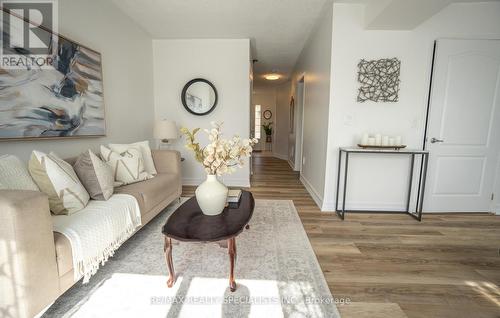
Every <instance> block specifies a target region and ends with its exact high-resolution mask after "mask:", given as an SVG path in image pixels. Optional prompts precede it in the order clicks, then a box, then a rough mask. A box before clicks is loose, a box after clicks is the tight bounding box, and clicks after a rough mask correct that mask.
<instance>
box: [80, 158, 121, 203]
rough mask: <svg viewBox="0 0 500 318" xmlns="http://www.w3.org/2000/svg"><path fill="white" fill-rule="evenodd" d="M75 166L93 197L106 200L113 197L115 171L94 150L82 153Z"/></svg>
mask: <svg viewBox="0 0 500 318" xmlns="http://www.w3.org/2000/svg"><path fill="white" fill-rule="evenodd" d="M73 168H74V169H75V172H76V174H77V175H78V177H79V178H80V181H81V182H82V183H83V185H84V186H85V189H87V191H88V192H89V194H90V197H91V198H92V199H94V200H104V201H105V200H107V199H109V198H110V197H111V195H112V194H113V185H114V181H115V180H114V177H113V171H112V170H111V167H110V166H109V165H107V164H106V163H105V162H103V161H102V160H101V159H99V158H98V157H97V156H96V155H95V154H94V153H93V152H92V150H87V151H85V152H84V153H82V154H81V155H80V156H79V157H78V160H77V161H76V163H75V164H74V165H73Z"/></svg>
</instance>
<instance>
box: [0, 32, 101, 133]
mask: <svg viewBox="0 0 500 318" xmlns="http://www.w3.org/2000/svg"><path fill="white" fill-rule="evenodd" d="M25 23H26V22H25ZM9 30H10V28H6V29H2V36H3V38H4V39H5V38H6V37H7V38H8V37H9V36H10V34H9ZM43 32H47V33H48V36H50V47H49V48H48V49H47V53H48V54H47V56H49V57H50V59H48V60H50V61H51V63H50V64H47V65H44V66H43V67H38V66H37V65H29V66H26V67H24V68H17V69H11V68H4V67H0V139H26V138H27V139H33V138H50V137H58V138H60V137H85V136H104V135H105V133H106V127H105V117H104V96H103V79H102V68H101V54H100V53H98V52H96V51H94V50H92V49H89V48H87V47H85V46H83V45H81V44H78V43H75V42H73V41H71V40H69V39H66V38H64V37H62V36H60V35H57V34H54V33H52V32H51V31H50V30H43ZM8 50H9V48H5V47H4V48H3V52H2V54H3V56H5V55H6V54H7V55H8V54H9V53H11V54H12V55H13V56H14V55H16V54H17V55H19V54H22V55H29V54H30V52H26V50H25V49H18V48H16V47H14V48H11V49H10V50H11V52H8Z"/></svg>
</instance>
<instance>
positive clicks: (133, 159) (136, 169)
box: [101, 146, 153, 184]
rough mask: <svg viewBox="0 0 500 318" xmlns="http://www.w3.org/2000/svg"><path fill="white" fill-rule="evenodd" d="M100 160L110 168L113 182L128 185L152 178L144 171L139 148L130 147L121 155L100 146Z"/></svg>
mask: <svg viewBox="0 0 500 318" xmlns="http://www.w3.org/2000/svg"><path fill="white" fill-rule="evenodd" d="M101 157H102V159H103V160H104V161H105V162H106V163H107V164H108V165H110V166H111V168H112V170H113V175H114V178H115V181H117V182H119V183H120V184H130V183H135V182H139V181H144V180H147V179H150V178H152V177H153V176H152V175H151V174H149V173H148V172H147V171H146V170H145V169H144V162H143V159H142V153H141V150H140V149H139V148H134V147H131V148H129V149H128V150H127V151H125V152H123V153H121V154H120V153H118V152H115V151H112V150H111V149H109V148H107V147H104V146H101Z"/></svg>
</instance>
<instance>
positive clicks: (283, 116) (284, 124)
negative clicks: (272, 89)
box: [274, 82, 291, 160]
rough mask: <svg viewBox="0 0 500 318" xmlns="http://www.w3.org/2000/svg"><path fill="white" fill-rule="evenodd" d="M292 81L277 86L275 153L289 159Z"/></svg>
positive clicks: (281, 157) (279, 156)
mask: <svg viewBox="0 0 500 318" xmlns="http://www.w3.org/2000/svg"><path fill="white" fill-rule="evenodd" d="M290 94H291V88H290V82H286V83H284V84H281V85H279V86H277V87H276V119H275V128H276V129H275V130H276V136H275V140H276V142H275V145H274V155H275V156H276V157H278V158H280V159H283V160H288V134H289V133H290V127H289V126H290Z"/></svg>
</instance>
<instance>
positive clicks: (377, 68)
mask: <svg viewBox="0 0 500 318" xmlns="http://www.w3.org/2000/svg"><path fill="white" fill-rule="evenodd" d="M400 68H401V61H400V60H398V59H397V58H391V59H380V60H364V59H362V60H361V61H360V62H359V63H358V82H359V83H360V87H359V89H358V99H357V101H358V102H365V101H367V100H371V101H374V102H397V101H398V99H399V72H400Z"/></svg>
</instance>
